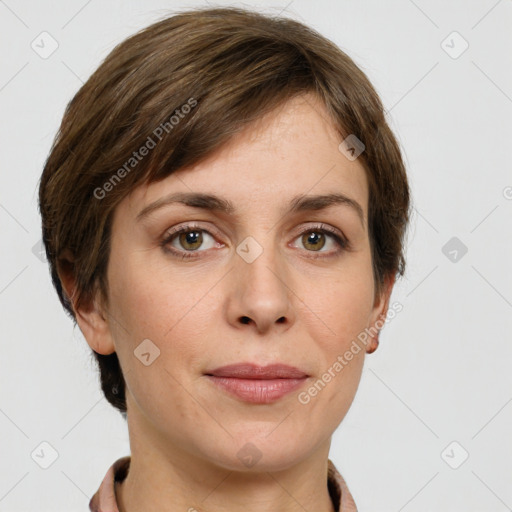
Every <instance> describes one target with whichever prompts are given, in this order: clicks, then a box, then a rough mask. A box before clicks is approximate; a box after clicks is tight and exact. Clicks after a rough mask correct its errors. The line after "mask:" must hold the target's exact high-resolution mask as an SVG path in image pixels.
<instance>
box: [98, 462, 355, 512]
mask: <svg viewBox="0 0 512 512" xmlns="http://www.w3.org/2000/svg"><path fill="white" fill-rule="evenodd" d="M130 461H131V456H130V455H127V456H126V457H121V458H120V459H117V460H116V461H115V462H114V463H113V464H112V465H111V466H110V468H109V469H108V471H107V474H106V475H105V477H104V478H103V481H102V482H101V484H100V487H99V488H98V490H97V491H96V493H95V494H94V495H93V497H92V498H91V500H90V502H89V509H90V511H91V512H119V508H118V506H117V499H116V491H115V482H122V481H123V480H124V479H125V478H126V475H127V474H128V470H129V468H130ZM327 487H328V489H329V494H330V496H331V500H332V503H333V505H334V510H335V511H336V512H357V508H356V504H355V502H354V499H353V498H352V495H351V494H350V491H349V490H348V487H347V484H346V482H345V480H344V479H343V477H342V476H341V475H340V473H339V472H338V470H337V469H336V467H335V466H334V464H333V463H332V461H331V460H330V459H329V460H328V467H327Z"/></svg>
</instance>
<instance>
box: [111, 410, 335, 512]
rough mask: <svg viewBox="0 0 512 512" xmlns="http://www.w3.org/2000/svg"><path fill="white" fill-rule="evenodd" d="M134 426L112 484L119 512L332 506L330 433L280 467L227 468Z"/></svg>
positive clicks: (292, 510) (258, 511)
mask: <svg viewBox="0 0 512 512" xmlns="http://www.w3.org/2000/svg"><path fill="white" fill-rule="evenodd" d="M129 416H130V415H128V417H129ZM134 429H135V425H130V428H129V432H130V448H131V462H130V468H129V471H128V475H127V477H126V479H125V480H124V481H123V482H122V483H117V484H116V496H117V501H118V507H119V512H136V511H139V510H158V511H160V512H178V511H179V512H183V511H188V512H198V511H200V510H206V509H207V510H208V512H221V511H222V512H226V510H229V511H230V512H242V511H243V512H268V511H279V512H304V510H315V512H336V511H335V509H334V506H333V503H332V501H331V497H330V495H329V492H328V487H327V460H328V454H329V447H330V439H328V440H327V441H326V442H325V443H323V445H322V446H321V447H320V448H319V449H318V450H316V451H315V452H314V453H313V454H312V455H310V456H309V457H306V458H304V459H302V460H300V461H299V462H297V463H295V464H293V465H291V466H287V467H285V469H282V468H280V469H279V470H276V471H273V470H262V471H258V470H256V468H252V469H248V470H246V471H233V470H230V469H227V468H223V467H221V466H219V465H216V464H215V463H214V462H212V461H211V460H208V459H205V458H201V457H198V456H197V455H195V454H193V453H190V452H189V451H185V450H183V449H182V448H181V447H180V446H172V445H169V440H168V439H166V440H165V443H164V442H163V440H162V439H151V440H150V441H148V436H147V435H141V434H142V432H137V431H136V430H134Z"/></svg>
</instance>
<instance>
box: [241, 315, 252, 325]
mask: <svg viewBox="0 0 512 512" xmlns="http://www.w3.org/2000/svg"><path fill="white" fill-rule="evenodd" d="M250 321H251V319H250V318H249V317H247V316H243V317H242V323H243V324H248V323H249V322H250Z"/></svg>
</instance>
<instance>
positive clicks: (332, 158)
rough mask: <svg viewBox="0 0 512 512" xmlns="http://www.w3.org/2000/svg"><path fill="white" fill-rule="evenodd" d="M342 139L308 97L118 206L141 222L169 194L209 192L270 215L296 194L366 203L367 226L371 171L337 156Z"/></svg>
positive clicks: (293, 101)
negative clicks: (143, 211)
mask: <svg viewBox="0 0 512 512" xmlns="http://www.w3.org/2000/svg"><path fill="white" fill-rule="evenodd" d="M341 141H342V136H341V135H340V134H339V133H338V131H337V130H336V128H335V126H334V124H333V122H332V120H331V118H330V117H329V115H328V112H327V110H326V108H325V106H324V105H323V103H322V102H321V101H320V100H319V99H318V98H317V97H316V96H315V95H313V94H311V93H310V94H306V95H302V96H299V97H296V98H293V99H291V100H289V101H287V102H286V103H283V104H282V105H281V106H280V107H278V108H277V109H275V110H273V111H272V112H270V113H268V114H266V115H264V116H262V117H260V118H259V119H258V120H256V121H254V122H253V123H252V124H250V125H247V126H246V127H245V128H244V129H243V130H242V131H241V132H239V133H237V134H236V135H234V136H233V137H232V138H231V139H230V140H229V141H228V142H227V143H226V144H224V145H223V146H222V147H221V148H220V149H218V150H217V151H215V152H214V153H213V154H211V155H210V156H209V157H208V158H206V159H204V160H202V161H201V162H199V163H197V164H195V165H193V166H191V167H188V168H182V169H179V170H178V171H175V172H174V173H173V174H171V175H170V176H168V177H167V178H165V179H164V180H162V181H160V182H155V183H151V184H149V185H148V184H145V185H141V186H139V187H137V188H136V189H135V190H134V191H132V193H131V194H130V195H129V196H128V197H127V198H126V199H125V200H124V201H123V202H122V204H121V205H120V207H119V208H120V209H122V210H124V213H126V214H129V215H130V216H136V215H137V214H138V213H139V212H140V210H141V209H143V208H144V207H146V206H147V205H149V204H150V203H152V202H154V201H157V200H159V199H161V198H162V197H164V196H166V195H168V194H171V193H175V192H183V193H209V194H213V195H216V196H221V197H224V198H226V199H227V200H229V202H230V203H232V204H233V205H235V208H236V209H237V210H240V211H246V212H249V211H250V210H251V209H253V208H254V209H258V208H260V209H264V211H265V215H267V214H269V213H270V210H271V209H273V208H274V207H275V208H277V209H282V206H283V204H284V203H286V202H288V201H289V200H290V199H291V198H293V197H297V196H298V195H317V194H334V193H343V194H345V195H347V196H349V197H351V198H353V199H354V200H355V201H357V203H359V204H360V205H361V208H362V210H363V215H364V218H365V220H366V218H367V213H366V212H367V202H368V197H367V196H368V183H367V179H366V172H365V169H364V167H363V166H362V164H361V162H360V160H359V161H358V160H357V159H356V160H353V161H351V160H348V159H347V158H346V157H345V155H344V154H343V153H342V152H341V151H340V150H339V148H338V146H339V144H340V142H341ZM365 223H366V222H365Z"/></svg>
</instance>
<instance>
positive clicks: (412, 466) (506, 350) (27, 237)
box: [0, 0, 512, 512]
mask: <svg viewBox="0 0 512 512" xmlns="http://www.w3.org/2000/svg"><path fill="white" fill-rule="evenodd" d="M208 3H210V5H237V6H246V7H253V8H256V9H257V10H260V11H261V12H268V13H274V14H277V13H282V15H286V16H290V17H292V18H295V19H297V20H299V21H303V22H305V23H306V24H308V25H310V26H312V27H313V28H315V29H317V30H318V31H320V32H321V33H322V34H323V35H325V36H327V37H328V38H330V39H331V40H332V41H334V42H335V43H336V44H337V45H338V46H340V48H342V49H343V50H344V51H346V52H347V53H348V54H349V55H350V56H351V57H352V58H353V59H354V60H355V61H356V63H357V64H358V65H359V66H361V68H362V69H363V70H364V71H365V72H366V73H367V75H368V77H369V78H370V80H371V81H372V82H373V84H374V85H375V87H376V89H377V91H378V92H379V94H380V95H381V98H382V100H383V102H384V105H385V107H386V109H387V111H388V114H387V115H388V120H389V123H390V125H391V127H392V129H393V130H394V131H395V133H396V134H397V136H398V138H399V141H400V144H401V146H402V148H403V151H404V156H405V160H406V164H407V168H408V172H409V177H410V182H411V188H412V192H413V204H414V215H413V219H412V221H411V226H410V230H409V236H408V240H407V263H408V268H407V273H406V275H405V276H404V278H403V279H401V280H400V281H398V283H397V285H396V286H395V289H394V292H393V295H392V299H391V300H392V302H394V301H398V302H400V303H401V304H402V306H403V309H402V311H401V312H400V313H399V314H398V315H397V316H396V317H395V318H394V319H393V320H392V321H390V322H388V324H386V326H385V328H384V330H383V332H382V334H381V343H380V347H379V349H378V350H377V352H375V353H374V354H373V355H371V356H369V357H368V358H367V362H366V366H365V369H364V372H363V376H362V380H361V384H360V388H359V390H358V393H357V395H356V398H355V401H354V403H353V406H352V408H351V409H350V411H349V413H348V415H347V416H346V418H345V419H344V421H343V422H342V424H341V426H340V427H339V429H338V430H337V431H336V432H335V434H334V436H333V443H332V449H331V454H330V458H331V459H332V460H333V462H334V463H335V464H336V466H337V467H338V469H339V470H340V472H341V473H342V475H343V476H344V478H345V479H346V481H347V483H348V485H349V488H350V490H351V491H352V493H353V496H354V498H355V501H356V503H357V505H358V507H359V510H360V512H373V511H379V512H383V511H384V512H387V511H389V512H399V511H402V510H403V511H406V512H407V511H415V512H427V511H436V512H455V511H461V512H462V511H464V512H476V511H486V512H489V511H493V512H502V511H506V510H512V436H511V435H510V432H511V426H512V373H511V370H510V367H511V359H512V337H511V334H510V333H511V332H512V272H511V270H510V264H511V261H512V237H511V234H512V166H511V159H510V148H511V145H512V142H511V141H512V61H511V60H510V55H512V1H510V0H501V1H496V0H479V1H474V0H473V1H468V0H459V1H450V2H446V1H441V0H435V1H429V2H427V1H425V0H416V1H412V0H411V1H409V0H393V1H386V2H384V1H381V0H372V1H369V0H365V1H359V2H356V1H354V0H340V1H334V0H331V1H328V0H319V1H307V0H292V1H290V0H281V1H268V2H263V1H262V2H256V1H252V2H246V3H231V2H217V3H214V2H208ZM205 4H206V2H199V1H189V2H186V1H174V0H168V1H164V0H152V1H142V0H124V1H120V0H119V1H114V0H106V1H99V0H89V1H86V0H68V1H64V0H58V1H57V0H54V1H47V2H36V1H35V0H34V1H28V0H5V1H0V33H1V34H2V39H1V41H2V44H1V50H0V51H1V69H0V108H1V120H2V121H1V125H0V144H1V152H0V159H1V171H0V233H1V254H0V257H1V261H0V312H1V323H0V329H1V335H2V341H1V354H0V433H1V436H0V511H1V512H7V511H9V512H15V511H31V512H32V511H48V512H50V511H51V512H58V511H66V512H69V511H85V510H88V502H89V499H90V497H91V495H92V494H93V493H94V492H95V491H96V489H97V488H98V486H99V484H100V481H101V479H102V478H103V476H104V474H105V472H106V470H107V469H108V467H109V466H110V464H112V462H113V461H114V460H115V459H117V458H118V457H121V456H123V455H126V454H129V444H128V433H127V428H126V424H125V421H124V420H123V418H122V417H121V415H120V414H119V413H118V412H117V411H116V410H115V409H113V408H112V407H111V406H110V405H109V404H108V403H107V402H106V400H105V399H104V398H103V396H102V394H101V391H100V387H99V379H98V374H97V371H96V368H95V364H94V361H93V359H92V356H91V352H90V350H89V347H88V346H87V344H86V342H85V340H84V339H83V338H82V336H81V333H80V331H79V330H78V328H77V329H75V330H73V324H72V321H71V320H70V319H69V318H68V317H67V316H66V315H65V313H64V311H63V309H62V307H61V306H60V303H59V302H58V299H57V295H56V293H55V291H54V290H53V288H52V285H51V282H50V277H49V272H48V267H47V264H46V262H45V261H44V260H42V259H41V257H40V253H39V242H40V217H39V214H38V211H37V187H38V181H39V177H40V174H41V171H42V168H43V165H44V161H45V159H46V157H47V155H48V152H49V150H50V146H51V143H52V140H53V138H54V136H55V134H56V131H57V128H58V126H59V124H60V120H61V118H62V115H63V112H64V108H65V106H66V104H67V102H68V101H69V100H70V99H71V98H72V96H73V95H74V94H75V92H76V91H77V90H78V88H79V87H80V86H81V84H82V83H83V82H84V81H85V80H86V79H87V78H88V77H89V75H90V74H91V73H92V72H93V71H94V70H95V69H96V67H97V66H98V65H99V64H100V62H101V60H102V59H103V58H104V57H105V56H106V55H107V54H108V53H109V52H110V50H111V49H112V48H113V47H114V46H115V44H117V43H118V42H120V41H122V40H123V39H125V38H126V37H127V36H129V35H131V34H132V33H134V32H135V31H137V30H138V29H140V28H142V27H144V26H147V25H149V24H151V23H152V22H153V21H156V20H157V19H159V18H161V17H162V16H163V15H164V14H166V13H168V14H171V13H172V12H173V11H175V10H178V9H183V8H185V7H188V6H190V7H192V6H198V5H205ZM43 32H46V33H47V34H42V35H41V33H43ZM41 38H45V44H44V45H43V44H41V43H39V48H38V47H37V45H36V44H35V43H33V42H34V41H35V42H36V43H37V41H41ZM56 45H58V46H56ZM34 46H35V47H36V48H38V51H37V50H35V49H33V48H34ZM41 46H44V48H45V50H44V51H45V52H50V51H52V50H54V51H53V53H51V55H46V54H45V53H44V52H43V49H42V48H41ZM42 443H43V444H42ZM43 452H44V453H45V457H46V458H47V459H46V460H45V461H41V460H38V458H37V457H36V456H35V454H37V453H43ZM53 458H54V459H55V460H54V461H53V460H52V459H53ZM50 462H52V463H51V465H49V467H47V468H46V469H44V468H43V467H41V464H43V465H44V464H50ZM309 512H315V511H309Z"/></svg>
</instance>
